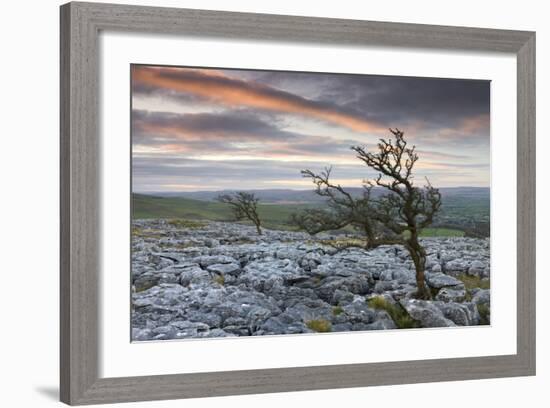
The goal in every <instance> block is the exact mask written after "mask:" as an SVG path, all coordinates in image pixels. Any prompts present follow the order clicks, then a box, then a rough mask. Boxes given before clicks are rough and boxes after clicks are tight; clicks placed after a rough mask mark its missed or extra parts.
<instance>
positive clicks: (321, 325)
mask: <svg viewBox="0 0 550 408" xmlns="http://www.w3.org/2000/svg"><path fill="white" fill-rule="evenodd" d="M306 326H307V327H308V328H309V329H311V330H313V331H316V332H317V333H328V332H331V331H332V325H331V324H330V322H329V321H328V320H325V319H314V320H308V321H307V322H306Z"/></svg>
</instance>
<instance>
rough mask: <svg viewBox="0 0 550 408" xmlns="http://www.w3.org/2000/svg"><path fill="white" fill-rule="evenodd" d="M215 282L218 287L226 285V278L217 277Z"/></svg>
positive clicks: (214, 279)
mask: <svg viewBox="0 0 550 408" xmlns="http://www.w3.org/2000/svg"><path fill="white" fill-rule="evenodd" d="M212 280H213V281H214V282H216V283H217V284H218V285H222V286H223V285H224V284H225V278H224V276H223V275H216V276H214V278H212Z"/></svg>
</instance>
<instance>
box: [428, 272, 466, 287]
mask: <svg viewBox="0 0 550 408" xmlns="http://www.w3.org/2000/svg"><path fill="white" fill-rule="evenodd" d="M426 283H427V284H428V286H430V287H432V288H435V289H441V288H445V287H452V288H453V289H464V283H462V281H460V280H458V279H456V278H453V277H452V276H449V275H445V274H444V273H427V274H426Z"/></svg>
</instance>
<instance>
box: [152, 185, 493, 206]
mask: <svg viewBox="0 0 550 408" xmlns="http://www.w3.org/2000/svg"><path fill="white" fill-rule="evenodd" d="M233 191H235V190H221V191H189V192H187V191H181V192H159V193H151V194H150V195H154V196H157V197H181V198H191V199H194V200H202V201H215V200H216V197H217V196H218V195H220V194H224V193H230V192H233ZM245 191H247V192H250V193H254V194H255V195H256V197H258V198H259V199H260V201H262V202H263V203H283V204H305V203H309V204H318V203H322V202H324V199H323V198H322V197H319V196H318V195H316V194H315V193H314V192H313V190H312V189H308V190H291V189H265V190H245ZM346 191H349V192H350V193H351V194H353V195H355V196H359V195H360V194H362V191H363V190H362V189H361V188H346ZM439 191H440V192H441V194H442V196H443V198H445V197H451V196H452V197H458V196H460V197H464V198H466V197H469V198H472V199H482V200H488V199H489V195H490V190H489V188H487V187H444V188H441V189H439ZM383 192H385V191H384V190H383V189H382V188H375V189H374V193H375V194H381V193H383Z"/></svg>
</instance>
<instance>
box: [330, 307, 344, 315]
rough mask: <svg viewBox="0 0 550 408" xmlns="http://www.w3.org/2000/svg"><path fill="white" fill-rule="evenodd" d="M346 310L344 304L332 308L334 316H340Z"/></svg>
mask: <svg viewBox="0 0 550 408" xmlns="http://www.w3.org/2000/svg"><path fill="white" fill-rule="evenodd" d="M343 312H344V308H343V307H342V306H335V307H333V308H332V314H333V315H334V316H339V315H341V314H342V313H343Z"/></svg>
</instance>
